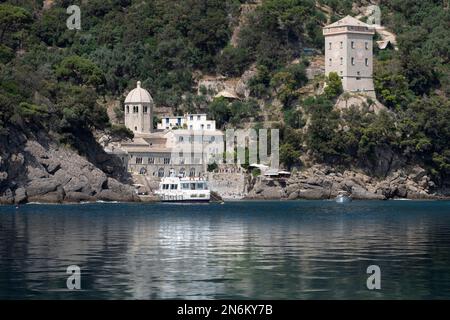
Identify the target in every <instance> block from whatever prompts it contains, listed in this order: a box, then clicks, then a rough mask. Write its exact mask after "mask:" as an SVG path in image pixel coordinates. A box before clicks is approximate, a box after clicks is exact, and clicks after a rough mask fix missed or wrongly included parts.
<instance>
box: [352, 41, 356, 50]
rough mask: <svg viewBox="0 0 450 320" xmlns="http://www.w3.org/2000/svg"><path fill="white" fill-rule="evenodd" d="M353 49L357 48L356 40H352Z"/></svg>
mask: <svg viewBox="0 0 450 320" xmlns="http://www.w3.org/2000/svg"><path fill="white" fill-rule="evenodd" d="M352 49H355V41H352Z"/></svg>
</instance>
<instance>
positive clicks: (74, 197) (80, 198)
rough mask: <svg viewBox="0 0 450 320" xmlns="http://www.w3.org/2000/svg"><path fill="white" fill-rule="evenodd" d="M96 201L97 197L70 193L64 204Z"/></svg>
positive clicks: (67, 194) (66, 196)
mask: <svg viewBox="0 0 450 320" xmlns="http://www.w3.org/2000/svg"><path fill="white" fill-rule="evenodd" d="M95 200H96V198H95V197H92V196H90V195H87V194H85V193H83V192H68V193H66V195H65V197H64V202H68V203H72V202H73V203H79V202H94V201H95Z"/></svg>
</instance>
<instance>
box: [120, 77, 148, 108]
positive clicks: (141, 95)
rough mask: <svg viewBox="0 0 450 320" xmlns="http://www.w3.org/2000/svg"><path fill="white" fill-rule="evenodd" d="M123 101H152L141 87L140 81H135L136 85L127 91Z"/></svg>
mask: <svg viewBox="0 0 450 320" xmlns="http://www.w3.org/2000/svg"><path fill="white" fill-rule="evenodd" d="M125 103H127V104H128V103H153V99H152V96H151V95H150V93H149V92H148V91H147V90H145V89H144V88H142V87H141V82H140V81H138V82H137V87H136V88H134V89H133V90H131V91H130V93H128V95H127V97H126V98H125Z"/></svg>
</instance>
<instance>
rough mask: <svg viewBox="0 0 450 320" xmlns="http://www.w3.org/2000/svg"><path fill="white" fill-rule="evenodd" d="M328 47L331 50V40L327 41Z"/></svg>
mask: <svg viewBox="0 0 450 320" xmlns="http://www.w3.org/2000/svg"><path fill="white" fill-rule="evenodd" d="M328 49H330V50H331V42H328Z"/></svg>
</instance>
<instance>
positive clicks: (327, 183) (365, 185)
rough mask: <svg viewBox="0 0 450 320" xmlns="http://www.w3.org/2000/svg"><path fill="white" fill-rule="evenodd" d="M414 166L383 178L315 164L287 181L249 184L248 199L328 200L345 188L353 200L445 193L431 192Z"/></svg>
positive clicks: (434, 196) (430, 184) (425, 178)
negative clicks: (340, 170)
mask: <svg viewBox="0 0 450 320" xmlns="http://www.w3.org/2000/svg"><path fill="white" fill-rule="evenodd" d="M424 173H425V171H424V170H423V169H422V168H420V167H418V166H416V167H413V168H412V169H410V168H401V169H398V170H396V171H393V172H391V173H390V174H389V175H388V176H387V177H386V178H384V179H381V178H375V177H371V176H368V175H366V174H364V173H362V172H356V171H352V170H345V171H344V172H336V171H335V170H334V169H333V168H329V167H326V166H323V165H314V166H312V167H310V168H307V169H304V170H302V171H296V172H294V173H293V174H292V176H291V177H290V178H289V179H288V180H287V182H286V183H285V186H284V185H283V184H282V183H280V182H281V181H283V179H276V178H275V179H272V180H271V181H270V182H268V181H265V180H264V179H261V178H258V179H257V180H256V182H255V183H254V184H253V185H250V189H249V196H248V197H249V198H251V199H266V198H270V197H273V198H277V197H279V196H280V197H281V199H289V200H293V199H298V198H300V199H329V198H334V197H336V196H337V195H338V194H339V193H340V192H341V191H346V192H348V193H350V194H351V195H352V197H353V198H354V199H361V200H362V199H367V200H385V199H394V198H409V199H439V198H442V197H445V196H444V195H437V194H432V193H430V188H432V187H434V186H435V184H434V182H433V181H431V179H430V178H429V177H428V176H427V175H426V174H424Z"/></svg>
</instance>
